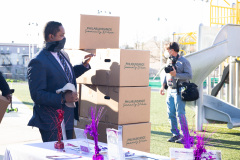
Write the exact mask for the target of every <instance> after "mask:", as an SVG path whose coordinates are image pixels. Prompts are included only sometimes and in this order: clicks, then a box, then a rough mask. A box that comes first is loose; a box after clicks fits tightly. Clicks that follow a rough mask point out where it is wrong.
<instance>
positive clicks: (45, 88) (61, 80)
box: [28, 49, 88, 130]
mask: <svg viewBox="0 0 240 160" xmlns="http://www.w3.org/2000/svg"><path fill="white" fill-rule="evenodd" d="M63 55H64V58H65V59H66V61H67V62H68V63H69V65H70V66H71V70H72V74H73V84H74V85H75V86H76V77H79V76H80V75H82V74H83V73H84V72H86V71H87V70H88V69H87V68H85V67H84V66H83V65H82V64H81V65H76V66H74V67H72V65H71V63H70V62H69V60H68V58H66V54H63ZM28 83H29V90H30V94H31V98H32V100H33V101H34V107H33V116H32V118H31V119H30V121H29V123H28V125H29V126H35V127H38V128H40V129H43V130H53V129H56V120H57V112H56V110H57V109H63V111H64V121H65V125H66V130H70V129H73V121H74V117H75V119H77V120H78V104H76V108H69V107H67V106H65V105H61V94H57V93H56V90H57V89H60V88H62V87H63V86H65V85H66V84H67V83H68V79H67V76H66V74H65V72H64V70H63V69H62V67H61V65H60V64H59V63H58V61H57V60H56V59H55V57H54V56H53V55H52V54H51V52H49V51H47V50H46V49H42V50H41V51H40V52H39V53H38V54H37V55H36V56H35V57H34V58H33V59H32V60H31V61H30V62H29V65H28Z"/></svg>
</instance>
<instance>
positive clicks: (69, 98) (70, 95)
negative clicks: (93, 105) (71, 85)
mask: <svg viewBox="0 0 240 160" xmlns="http://www.w3.org/2000/svg"><path fill="white" fill-rule="evenodd" d="M64 96H65V100H66V102H67V103H70V102H77V101H78V94H77V92H72V91H67V92H65V93H64Z"/></svg>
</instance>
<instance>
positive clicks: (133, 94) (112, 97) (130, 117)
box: [79, 85, 151, 124]
mask: <svg viewBox="0 0 240 160" xmlns="http://www.w3.org/2000/svg"><path fill="white" fill-rule="evenodd" d="M81 86H83V88H86V86H87V85H81ZM89 86H91V85H89ZM92 87H93V86H92ZM83 90H85V91H84V92H83ZM150 96H151V87H108V86H97V95H96V92H95V88H94V89H92V88H91V89H90V88H88V90H87V89H82V92H81V95H80V96H79V100H80V102H79V104H80V106H79V109H80V116H81V117H89V115H90V110H91V107H93V106H94V105H95V104H97V106H98V107H100V106H104V107H105V109H104V110H105V111H104V112H105V114H104V115H103V116H102V118H101V120H100V121H102V122H109V123H114V124H129V123H140V122H149V121H150ZM95 98H97V101H96V99H95Z"/></svg>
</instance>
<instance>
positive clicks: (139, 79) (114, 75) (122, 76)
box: [96, 49, 150, 86]
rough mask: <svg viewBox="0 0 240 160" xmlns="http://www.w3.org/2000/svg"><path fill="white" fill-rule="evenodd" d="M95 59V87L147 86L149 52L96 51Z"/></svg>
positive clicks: (124, 50)
mask: <svg viewBox="0 0 240 160" xmlns="http://www.w3.org/2000/svg"><path fill="white" fill-rule="evenodd" d="M96 58H97V60H98V64H97V69H96V77H97V81H96V85H104V86H148V85H149V61H150V51H143V50H126V49H97V50H96Z"/></svg>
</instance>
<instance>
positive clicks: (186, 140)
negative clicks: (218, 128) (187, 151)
mask: <svg viewBox="0 0 240 160" xmlns="http://www.w3.org/2000/svg"><path fill="white" fill-rule="evenodd" d="M181 120H182V122H183V123H182V124H181V129H182V132H183V146H184V148H193V149H194V150H193V153H194V158H195V160H201V159H203V158H205V159H206V160H211V159H212V153H211V152H209V153H207V150H206V148H205V147H206V145H205V144H206V143H208V142H209V141H210V139H209V138H206V137H205V131H204V132H203V133H202V134H201V133H197V132H195V131H194V132H193V130H191V133H192V132H193V133H194V135H195V137H196V144H195V145H194V136H190V134H189V130H188V125H187V123H186V119H185V117H181ZM203 153H205V154H206V156H204V157H202V154H203Z"/></svg>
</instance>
